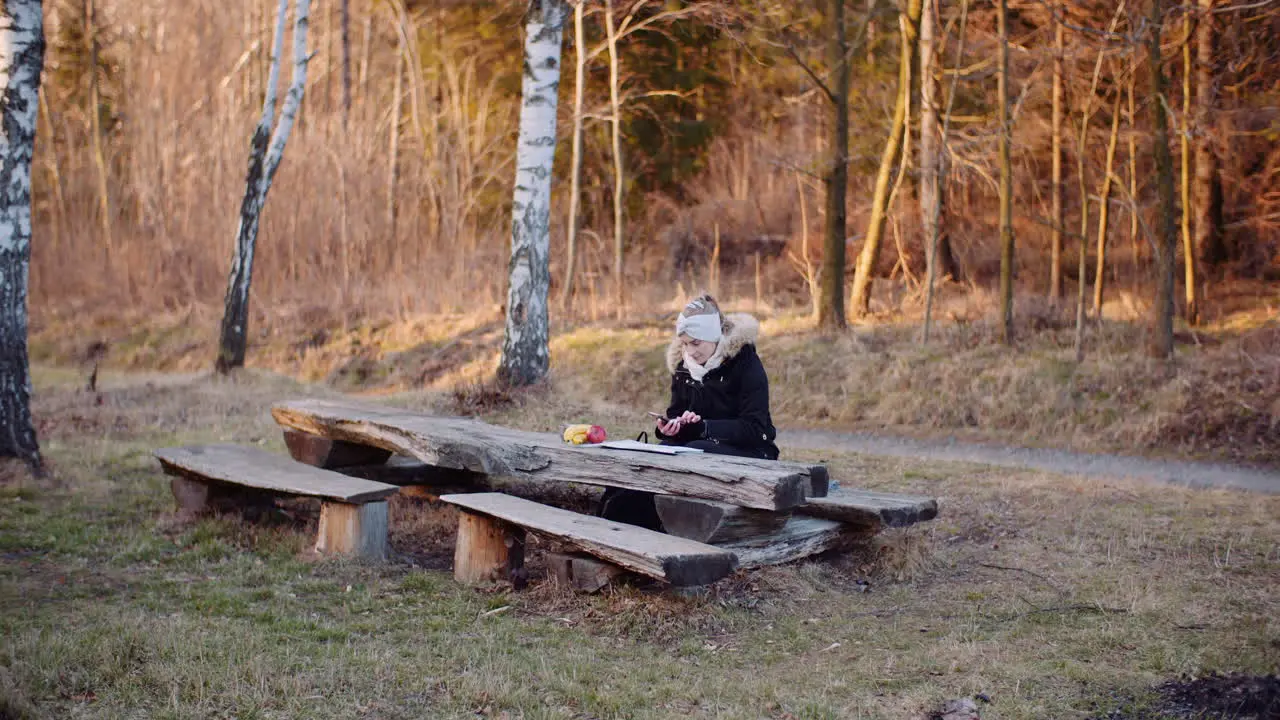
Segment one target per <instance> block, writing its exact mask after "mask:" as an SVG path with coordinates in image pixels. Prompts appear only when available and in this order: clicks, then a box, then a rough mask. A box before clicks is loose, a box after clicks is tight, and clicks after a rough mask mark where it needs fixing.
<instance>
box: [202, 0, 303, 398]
mask: <svg viewBox="0 0 1280 720" xmlns="http://www.w3.org/2000/svg"><path fill="white" fill-rule="evenodd" d="M310 9H311V0H298V1H297V5H296V6H295V7H294V20H293V75H292V78H291V80H290V83H289V91H288V93H287V94H286V95H285V98H284V103H283V107H282V108H281V110H280V117H279V118H276V90H277V88H278V86H279V82H280V53H281V52H282V51H283V49H284V28H285V18H286V15H287V13H288V10H289V0H280V3H279V7H278V8H277V9H276V26H275V36H274V37H273V39H272V41H271V67H270V70H269V71H268V74H267V87H266V93H265V96H264V97H263V101H262V117H261V118H260V119H259V120H258V126H257V127H256V128H255V129H254V131H253V138H252V139H251V140H250V142H249V170H248V172H247V173H246V174H245V183H244V198H243V199H242V200H241V201H240V222H239V225H238V227H237V228H236V247H235V253H234V254H233V255H232V257H231V272H230V273H229V277H228V279H227V297H226V304H225V308H224V310H223V315H222V331H221V336H220V338H219V341H218V358H217V360H216V361H215V363H214V369H215V370H217V372H219V373H227V372H229V371H231V370H232V369H234V368H238V367H243V366H244V353H245V346H246V344H247V340H248V331H249V284H250V282H251V281H252V279H253V252H254V247H255V246H256V244H257V241H258V223H259V221H260V219H261V217H262V208H263V206H264V205H265V204H266V202H267V191H268V190H269V189H270V188H271V181H272V179H274V178H275V174H276V170H277V169H278V168H279V167H280V159H281V158H282V157H284V146H285V143H286V142H288V140H289V133H290V131H291V130H292V129H293V124H294V120H295V119H296V118H297V116H298V108H299V107H301V105H302V96H303V93H304V91H305V89H306V86H307V59H308V57H307V15H308V12H309V11H310Z"/></svg>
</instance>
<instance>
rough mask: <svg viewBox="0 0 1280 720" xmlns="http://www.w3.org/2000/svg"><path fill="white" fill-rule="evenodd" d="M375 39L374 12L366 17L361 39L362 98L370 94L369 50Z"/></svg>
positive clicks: (371, 11) (370, 12)
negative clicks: (373, 38)
mask: <svg viewBox="0 0 1280 720" xmlns="http://www.w3.org/2000/svg"><path fill="white" fill-rule="evenodd" d="M372 37H373V10H372V9H371V10H369V12H367V13H366V14H365V16H364V30H363V31H362V33H361V39H360V97H366V96H368V94H369V49H370V45H372Z"/></svg>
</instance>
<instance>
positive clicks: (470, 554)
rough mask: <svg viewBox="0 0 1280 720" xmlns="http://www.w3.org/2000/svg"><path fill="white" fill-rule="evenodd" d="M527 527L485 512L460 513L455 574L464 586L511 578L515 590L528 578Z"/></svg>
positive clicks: (454, 563)
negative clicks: (526, 562) (525, 566)
mask: <svg viewBox="0 0 1280 720" xmlns="http://www.w3.org/2000/svg"><path fill="white" fill-rule="evenodd" d="M524 539H525V532H524V528H522V527H519V526H516V525H512V524H510V523H505V522H502V521H501V520H496V519H494V518H491V517H488V516H486V515H478V514H475V513H469V512H461V513H459V514H458V543H457V547H456V548H455V549H454V553H453V577H454V579H456V580H457V581H458V582H460V583H462V584H464V585H486V584H488V583H492V582H494V581H497V580H502V579H510V580H511V582H512V584H514V585H515V586H516V589H517V590H519V589H522V588H523V587H524V583H525V581H526V575H525V570H524Z"/></svg>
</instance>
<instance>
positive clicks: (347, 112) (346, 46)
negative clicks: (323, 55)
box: [342, 0, 351, 130]
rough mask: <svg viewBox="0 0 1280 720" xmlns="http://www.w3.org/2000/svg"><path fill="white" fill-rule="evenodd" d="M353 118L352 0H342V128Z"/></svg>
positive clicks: (344, 128) (345, 127)
mask: <svg viewBox="0 0 1280 720" xmlns="http://www.w3.org/2000/svg"><path fill="white" fill-rule="evenodd" d="M350 118H351V0H342V129H343V130H346V129H347V125H348V121H349V120H350Z"/></svg>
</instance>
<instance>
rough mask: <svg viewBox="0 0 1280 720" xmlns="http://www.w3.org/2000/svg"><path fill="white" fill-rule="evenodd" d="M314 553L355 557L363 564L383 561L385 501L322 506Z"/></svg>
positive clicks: (325, 504) (385, 550)
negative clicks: (366, 561) (362, 561)
mask: <svg viewBox="0 0 1280 720" xmlns="http://www.w3.org/2000/svg"><path fill="white" fill-rule="evenodd" d="M316 552H319V553H327V554H334V555H355V556H356V557H360V558H364V559H366V560H384V559H386V556H387V501H386V500H379V501H377V502H370V503H365V504H363V505H352V504H350V503H341V502H326V503H324V504H322V505H321V506H320V530H319V533H318V537H317V538H316Z"/></svg>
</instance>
